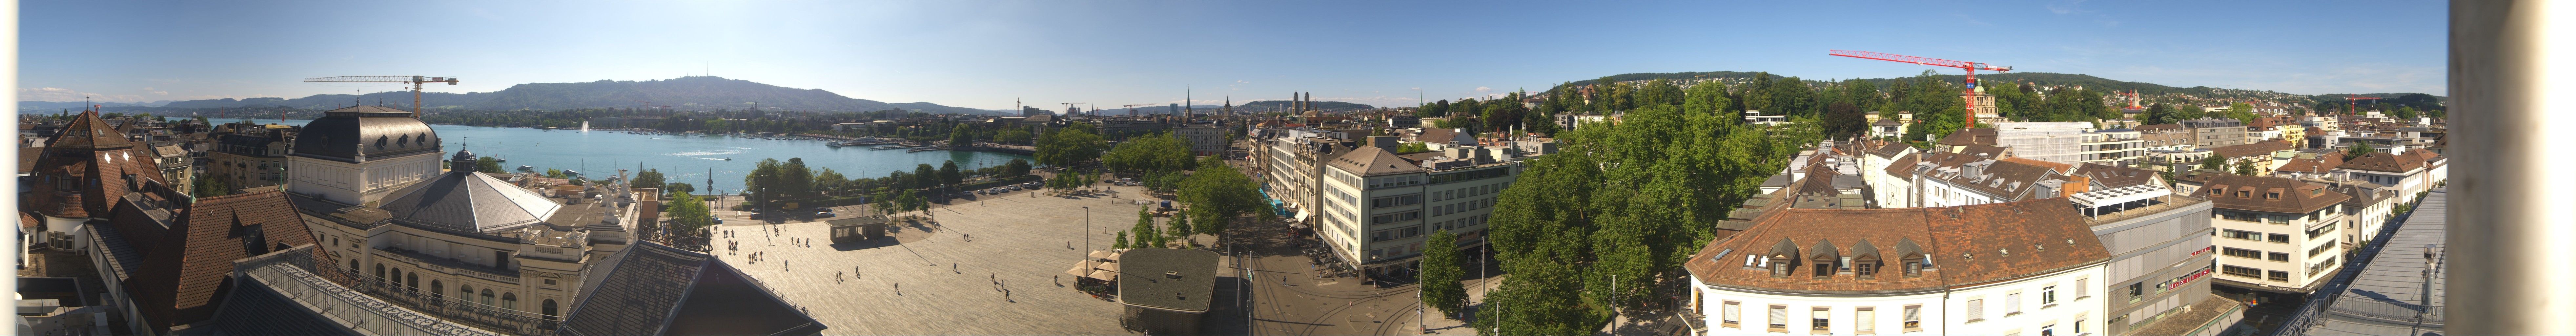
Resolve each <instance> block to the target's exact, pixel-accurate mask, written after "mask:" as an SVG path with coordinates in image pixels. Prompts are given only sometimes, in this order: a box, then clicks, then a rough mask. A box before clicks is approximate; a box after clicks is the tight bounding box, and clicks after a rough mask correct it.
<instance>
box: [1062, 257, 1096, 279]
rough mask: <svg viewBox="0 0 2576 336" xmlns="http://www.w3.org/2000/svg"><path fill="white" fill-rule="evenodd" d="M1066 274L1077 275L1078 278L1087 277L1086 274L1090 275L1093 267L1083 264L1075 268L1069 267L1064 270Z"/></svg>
mask: <svg viewBox="0 0 2576 336" xmlns="http://www.w3.org/2000/svg"><path fill="white" fill-rule="evenodd" d="M1086 262H1087V261H1086ZM1064 275H1071V276H1073V277H1076V278H1080V277H1085V276H1090V275H1091V268H1090V267H1083V266H1074V267H1073V269H1067V270H1064Z"/></svg>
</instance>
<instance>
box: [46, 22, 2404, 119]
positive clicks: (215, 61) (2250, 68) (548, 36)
mask: <svg viewBox="0 0 2576 336" xmlns="http://www.w3.org/2000/svg"><path fill="white" fill-rule="evenodd" d="M21 6H22V7H21V11H20V21H19V22H20V25H21V27H20V33H21V37H20V43H22V44H21V45H20V46H19V53H20V54H19V65H20V76H21V77H20V78H19V86H20V89H19V90H20V91H19V94H20V97H21V100H46V101H65V100H79V98H80V97H81V96H82V95H96V96H101V97H105V98H104V100H108V101H154V100H185V99H211V98H226V97H231V98H244V97H302V96H306V95H312V94H324V93H350V92H352V90H364V91H367V92H375V91H389V90H396V86H393V85H382V86H362V85H352V84H349V83H329V84H323V83H304V82H300V79H301V78H304V77H327V76H342V75H424V76H456V77H462V78H464V83H463V84H461V85H434V86H431V87H430V88H429V89H430V90H433V91H440V92H481V91H496V90H500V89H504V88H507V87H508V86H509V85H514V84H519V83H532V82H585V81H594V80H601V79H614V80H651V79H666V78H673V77H680V76H686V75H695V74H713V75H716V76H723V77H727V78H737V79H745V80H751V81H755V82H762V83H768V84H774V85H780V86H787V87H795V88H819V89H825V90H830V91H832V92H835V93H840V94H842V95H845V96H850V97H853V98H861V99H871V100H878V101H886V102H915V101H926V102H932V103H938V104H942V105H950V106H963V107H975V108H988V109H1001V108H1007V107H1009V106H1011V104H1012V101H1013V99H1020V100H1023V101H1025V102H1027V104H1028V105H1031V106H1040V107H1049V108H1055V107H1059V105H1057V104H1055V103H1060V102H1087V103H1093V104H1095V105H1098V106H1103V107H1109V106H1115V105H1125V104H1136V103H1156V104H1160V103H1171V102H1179V101H1181V99H1182V95H1183V90H1185V89H1186V90H1193V91H1195V92H1196V96H1195V97H1196V99H1197V103H1199V104H1216V103H1219V102H1221V100H1222V99H1225V98H1226V97H1227V96H1232V97H1233V98H1234V100H1235V101H1238V102H1240V101H1250V100H1266V99H1283V98H1286V97H1287V96H1288V94H1289V92H1292V91H1310V92H1314V95H1315V97H1316V99H1318V100H1334V101H1350V102H1358V103H1365V104H1373V105H1411V104H1413V102H1414V101H1415V97H1416V96H1417V92H1419V95H1421V96H1427V97H1430V99H1434V100H1437V99H1444V98H1458V97H1473V96H1481V95H1487V94H1498V93H1501V92H1505V91H1511V90H1514V89H1518V88H1529V89H1532V90H1536V89H1542V88H1545V87H1547V86H1549V85H1553V84H1555V83H1559V82H1565V81H1574V80H1582V79H1590V78H1597V77H1600V76H1605V75H1613V74H1621V73H1634V72H1680V71H1771V72H1773V73H1777V74H1783V75H1790V76H1802V77H1806V78H1860V77H1897V76H1909V75H1913V74H1916V73H1920V72H1922V71H1923V70H1927V69H1933V68H1931V67H1925V66H1917V65H1910V64H1903V63H1893V62H1879V61H1869V60H1861V59H1853V58H1843V57H1831V56H1826V55H1825V51H1826V50H1828V49H1845V50H1865V51H1877V52H1886V53H1895V54H1906V55H1915V56H1924V57H1934V58H1945V59H1954V60H1963V61H1977V62H1986V63H1991V64H1997V65H2009V66H2014V67H2016V68H2017V69H2018V70H2020V71H2024V72H2059V73H2082V74H2091V75H2096V76H2101V77H2105V78H2111V79H2117V80H2129V81H2143V82H2152V83H2158V84H2165V85H2176V86H2204V85H2205V86H2212V87H2227V88H2241V89H2262V90H2275V91H2283V92H2289V93H2298V94H2325V93H2378V92H2426V93H2433V94H2441V95H2447V93H2446V92H2444V91H2445V90H2444V81H2445V79H2444V76H2445V75H2444V66H2445V59H2444V55H2445V50H2444V48H2445V46H2446V42H2445V36H2446V32H2445V30H2444V29H2445V27H2446V25H2445V24H2444V20H2445V17H2446V15H2445V14H2444V12H2445V6H2444V4H2443V3H2441V2H2434V1H2369V2H2321V1H2250V2H2238V1H2225V2H2222V1H2184V2H2166V1H2157V2H2145V1H2134V2H2133V1H2114V2H2102V1H2092V2H2070V1H1967V2H1768V1H1718V2H1466V1H1415V2H1357V1H1295V2H1281V1H1194V2H1161V1H1155V2H1147V1H1119V2H1108V1H1046V2H976V1H955V2H497V1H472V2H407V1H350V2H313V1H273V2H266V1H264V2H226V1H204V2H127V1H82V2H63V1H27V2H23V3H21ZM1943 73H1957V70H1955V69H1950V70H1947V71H1944V72H1943ZM1417 90H1418V91H1417Z"/></svg>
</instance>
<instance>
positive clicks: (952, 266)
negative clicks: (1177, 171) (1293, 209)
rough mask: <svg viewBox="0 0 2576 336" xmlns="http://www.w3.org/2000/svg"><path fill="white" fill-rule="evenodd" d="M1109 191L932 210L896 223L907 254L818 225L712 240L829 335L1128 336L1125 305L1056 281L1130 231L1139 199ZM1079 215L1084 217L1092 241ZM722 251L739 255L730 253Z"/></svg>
mask: <svg viewBox="0 0 2576 336" xmlns="http://www.w3.org/2000/svg"><path fill="white" fill-rule="evenodd" d="M1106 188H1111V189H1116V190H1117V191H1119V192H1118V193H1116V196H1105V195H1104V196H1093V197H1080V198H1068V197H1057V196H1046V195H1043V193H1042V192H1034V191H1021V192H1013V193H1011V194H1008V195H1000V196H979V198H978V199H971V200H970V199H956V200H951V201H950V202H949V204H945V205H938V204H934V206H936V207H937V208H935V209H933V210H930V211H929V212H931V213H932V214H930V215H929V216H928V217H930V218H934V219H933V220H934V221H935V224H934V223H921V224H914V223H907V222H905V221H901V220H898V221H897V222H896V225H899V226H902V228H900V229H898V230H899V231H898V232H897V233H896V234H897V235H906V236H908V237H906V239H902V240H903V241H904V242H902V243H891V242H886V243H852V244H847V245H842V246H834V245H832V244H830V242H831V238H830V237H829V236H828V234H829V232H828V230H827V224H825V223H824V222H820V221H813V222H787V223H782V224H770V223H767V222H761V221H749V220H736V219H733V218H728V219H726V221H725V223H726V224H725V225H723V226H721V227H719V229H718V231H721V232H720V233H719V234H720V235H723V234H727V233H725V232H729V234H730V235H732V236H731V237H730V238H724V237H722V236H719V238H718V242H717V243H716V249H717V251H718V253H717V254H718V255H720V256H722V257H723V258H725V260H726V261H728V262H731V263H733V264H734V265H737V266H738V267H741V268H742V270H743V271H744V272H745V273H748V274H750V275H751V276H752V277H753V278H755V279H759V280H760V281H762V282H763V283H765V284H766V285H768V286H769V288H771V289H772V290H773V291H775V292H776V293H777V294H778V295H779V296H781V297H783V298H785V299H786V300H787V301H788V302H789V303H791V304H794V305H796V306H799V307H802V308H804V309H806V310H807V312H808V313H809V314H811V315H812V316H814V318H815V319H818V320H821V321H822V322H823V323H824V324H825V325H828V326H830V327H831V329H828V330H824V333H825V334H834V335H850V334H862V335H867V334H874V335H904V334H939V335H955V334H1073V335H1104V334H1108V335H1118V334H1135V333H1134V332H1130V331H1127V330H1125V329H1123V328H1120V327H1119V326H1118V314H1119V311H1120V310H1121V305H1120V304H1118V303H1117V302H1113V301H1108V300H1104V299H1100V298H1094V297H1092V296H1090V295H1088V294H1084V293H1082V292H1079V291H1075V290H1074V289H1073V288H1072V287H1071V286H1072V285H1073V284H1074V279H1072V278H1064V279H1060V280H1059V279H1057V278H1056V276H1057V275H1059V274H1062V273H1064V271H1065V269H1067V268H1071V267H1073V265H1074V263H1075V262H1077V261H1080V260H1082V258H1083V256H1084V253H1085V252H1086V251H1088V250H1085V249H1084V248H1083V246H1084V242H1083V237H1084V236H1085V235H1088V236H1089V237H1090V246H1091V249H1107V248H1108V247H1109V244H1110V242H1111V241H1112V240H1113V239H1114V238H1115V237H1116V233H1117V232H1118V231H1119V230H1123V229H1127V228H1129V227H1132V226H1134V225H1135V223H1136V209H1137V207H1138V205H1136V204H1133V203H1132V202H1133V201H1135V200H1136V198H1137V197H1138V196H1136V195H1140V194H1141V191H1142V190H1141V188H1137V187H1106ZM1032 194H1037V195H1036V196H1034V197H1033V196H1031V195H1032ZM1084 206H1089V207H1091V210H1090V223H1091V225H1090V228H1089V229H1087V230H1086V229H1085V228H1084V226H1083V215H1084V210H1083V207H1084ZM841 211H844V212H840V213H841V214H842V216H845V217H846V216H857V215H860V214H863V213H864V212H863V211H862V209H856V208H850V209H843V210H841ZM919 215H921V213H920V212H908V213H903V214H898V216H919ZM772 232H776V233H774V234H773V233H772ZM911 235H918V236H917V237H913V236H911ZM797 240H803V241H808V242H810V245H799V244H795V243H794V241H797ZM879 240H881V241H882V240H886V239H879ZM729 242H738V244H739V246H740V249H739V250H730V249H728V248H726V247H727V244H728V243H729ZM754 253H760V254H761V256H760V258H759V260H756V261H755V260H753V259H752V255H753V254H754ZM853 271H856V272H858V274H856V276H852V275H851V274H849V273H851V272H853ZM1225 272H1227V273H1231V272H1232V271H1230V270H1229V271H1225ZM978 275H982V276H984V277H976V276H978ZM1233 279H1234V278H1233V277H1227V278H1224V279H1222V280H1221V281H1220V282H1219V284H1220V285H1219V286H1218V287H1220V288H1219V292H1220V297H1219V298H1218V299H1223V300H1233V298H1232V295H1231V291H1232V289H1231V288H1232V287H1233V286H1232V285H1231V281H1232V280H1233ZM1059 283H1060V284H1062V286H1059V285H1058V284H1059ZM1005 290H1007V293H1008V295H1005ZM1225 302H1233V301H1225ZM1219 306H1220V307H1219V308H1218V310H1221V311H1224V312H1230V311H1231V310H1232V309H1233V308H1232V307H1231V306H1233V305H1231V304H1219ZM1209 315H1210V316H1209V318H1210V319H1211V320H1210V321H1208V322H1207V323H1208V324H1209V325H1210V329H1209V331H1210V333H1236V334H1239V333H1241V327H1240V326H1239V323H1238V324H1237V326H1233V327H1223V326H1222V325H1223V323H1221V322H1222V320H1220V318H1223V319H1240V315H1230V316H1232V317H1220V316H1218V315H1219V312H1211V313H1210V314H1209ZM1229 329H1230V330H1229Z"/></svg>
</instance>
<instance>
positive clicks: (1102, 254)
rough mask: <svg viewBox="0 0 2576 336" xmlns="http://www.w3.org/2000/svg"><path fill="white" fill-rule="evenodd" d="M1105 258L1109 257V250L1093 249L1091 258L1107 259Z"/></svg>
mask: <svg viewBox="0 0 2576 336" xmlns="http://www.w3.org/2000/svg"><path fill="white" fill-rule="evenodd" d="M1105 258H1109V251H1101V250H1092V251H1091V260H1100V259H1105Z"/></svg>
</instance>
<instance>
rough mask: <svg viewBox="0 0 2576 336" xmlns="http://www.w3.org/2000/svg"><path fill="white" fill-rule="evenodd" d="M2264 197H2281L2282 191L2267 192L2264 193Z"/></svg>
mask: <svg viewBox="0 0 2576 336" xmlns="http://www.w3.org/2000/svg"><path fill="white" fill-rule="evenodd" d="M2263 198H2266V199H2281V192H2278V191H2275V192H2267V193H2263Z"/></svg>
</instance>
